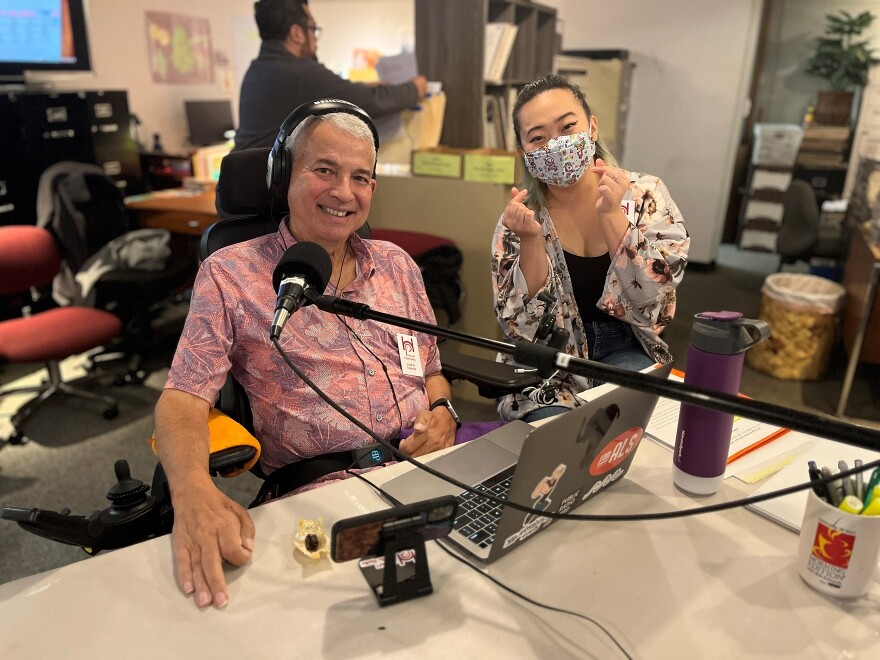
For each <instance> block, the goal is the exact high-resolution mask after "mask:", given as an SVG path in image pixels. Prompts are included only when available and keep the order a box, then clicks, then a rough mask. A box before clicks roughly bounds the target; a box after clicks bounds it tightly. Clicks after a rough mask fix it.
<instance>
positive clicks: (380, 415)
mask: <svg viewBox="0 0 880 660" xmlns="http://www.w3.org/2000/svg"><path fill="white" fill-rule="evenodd" d="M376 421H377V422H381V421H382V413H379V414H378V415H376Z"/></svg>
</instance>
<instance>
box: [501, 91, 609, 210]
mask: <svg viewBox="0 0 880 660" xmlns="http://www.w3.org/2000/svg"><path fill="white" fill-rule="evenodd" d="M552 89H567V90H568V91H570V92H571V93H572V94H574V97H575V98H576V99H577V100H578V102H579V103H580V104H581V107H582V108H583V109H584V112H585V113H586V114H587V120H589V119H590V117H592V116H593V113H592V111H591V110H590V105H589V103H587V99H586V97H585V96H584V93H583V92H582V91H581V88H580V87H578V86H577V85H575V84H574V83H573V82H571V81H570V80H569V79H568V78H563V77H562V76H557V75H556V74H552V75H549V76H544V77H543V78H538V79H537V80H535V81H533V82H530V83H529V84H528V85H526V86H525V87H523V88H522V90H520V93H519V96H517V98H516V104H514V106H513V113H512V114H513V132H514V134H515V135H516V144H517V146H519V148H520V149H522V148H523V146H522V138H521V137H520V134H519V131H520V128H521V126H520V123H519V113H520V110H522V107H523V106H524V105H525V104H526V103H528V102H529V101H531V100H533V99H534V98H535V97H537V96H540V95H541V94H543V93H544V92H549V91H550V90H552ZM595 158H601V159H602V160H604V161H605V162H606V163H608V164H609V165H612V166H615V167H616V166H617V161H616V160H615V159H614V156H612V155H611V152H610V151H608V149H607V148H606V147H605V145H603V144H602V141H601V140H599V139H597V140H596V156H595ZM523 187H524V188H526V189H528V191H529V195H528V197H527V198H526V206H528V207H529V208H530V209H532V210H533V211H539V210H540V209H541V208H542V207H544V206H546V197H547V184H546V183H543V182H541V181H538V180H537V179H536V178H535V177H533V176H532V175H531V174H529V171H528V168H526V167H523Z"/></svg>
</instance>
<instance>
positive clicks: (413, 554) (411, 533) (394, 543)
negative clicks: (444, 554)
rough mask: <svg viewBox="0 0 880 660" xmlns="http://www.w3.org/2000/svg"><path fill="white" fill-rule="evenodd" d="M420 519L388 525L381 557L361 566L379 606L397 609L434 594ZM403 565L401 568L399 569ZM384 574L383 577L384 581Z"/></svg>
mask: <svg viewBox="0 0 880 660" xmlns="http://www.w3.org/2000/svg"><path fill="white" fill-rule="evenodd" d="M422 524H423V523H422V522H421V521H420V520H418V519H415V520H413V519H409V520H394V521H389V522H386V523H385V524H384V525H383V526H382V531H381V532H380V543H379V548H378V549H379V551H380V552H382V551H384V563H383V564H382V565H380V564H379V557H380V556H379V555H377V556H376V557H374V558H371V559H365V560H361V562H360V563H359V564H358V565H359V567H360V569H361V573H363V574H364V578H366V580H367V583H368V584H369V585H370V587H371V588H372V589H373V593H374V594H375V595H376V600H378V601H379V605H380V606H382V607H384V606H385V605H393V604H394V603H402V602H403V601H405V600H410V599H411V598H418V597H419V596H427V595H428V594H430V593H432V592H433V591H434V587H433V586H432V585H431V574H430V572H429V571H428V554H427V551H426V550H425V539H424V537H423V536H422V534H421V528H422ZM398 561H400V565H398ZM380 574H381V577H380Z"/></svg>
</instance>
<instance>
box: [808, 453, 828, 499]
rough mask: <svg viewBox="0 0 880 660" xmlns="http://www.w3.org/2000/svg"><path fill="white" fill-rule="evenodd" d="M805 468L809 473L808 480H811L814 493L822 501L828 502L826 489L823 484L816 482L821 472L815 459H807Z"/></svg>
mask: <svg viewBox="0 0 880 660" xmlns="http://www.w3.org/2000/svg"><path fill="white" fill-rule="evenodd" d="M807 470H808V471H809V473H810V481H812V482H813V492H814V493H816V495H818V496H819V498H820V499H821V500H822V501H823V502H828V489H826V488H825V484H820V483H817V482H818V481H821V479H822V472H821V471H820V470H819V466H817V465H816V461H808V462H807Z"/></svg>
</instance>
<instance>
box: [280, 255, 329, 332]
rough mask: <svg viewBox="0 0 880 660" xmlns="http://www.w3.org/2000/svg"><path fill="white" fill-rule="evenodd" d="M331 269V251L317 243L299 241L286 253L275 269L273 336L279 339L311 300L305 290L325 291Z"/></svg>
mask: <svg viewBox="0 0 880 660" xmlns="http://www.w3.org/2000/svg"><path fill="white" fill-rule="evenodd" d="M332 272H333V264H332V262H331V261H330V255H329V254H327V250H325V249H324V248H322V247H321V246H320V245H318V244H317V243H309V242H305V243H297V244H296V245H294V246H292V247H291V248H290V249H288V250H287V252H285V253H284V256H282V257H281V260H280V261H279V262H278V265H277V266H275V272H274V273H272V286H273V287H274V288H275V289H277V291H278V297H277V298H276V300H275V316H274V317H273V318H272V328H271V330H270V331H269V338H270V339H272V340H275V339H278V337H280V336H281V330H282V329H283V328H284V325H285V324H286V323H287V320H288V319H289V318H290V315H291V314H293V313H294V312H295V311H296V310H298V309H299V308H300V307H303V306H305V305H308V304H309V303H310V302H311V300H309V299H308V298H307V297H306V295H305V294H306V291H308V290H309V289H313V290H315V291H318V292H319V293H323V292H324V289H325V288H326V287H327V282H329V281H330V273H332Z"/></svg>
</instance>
